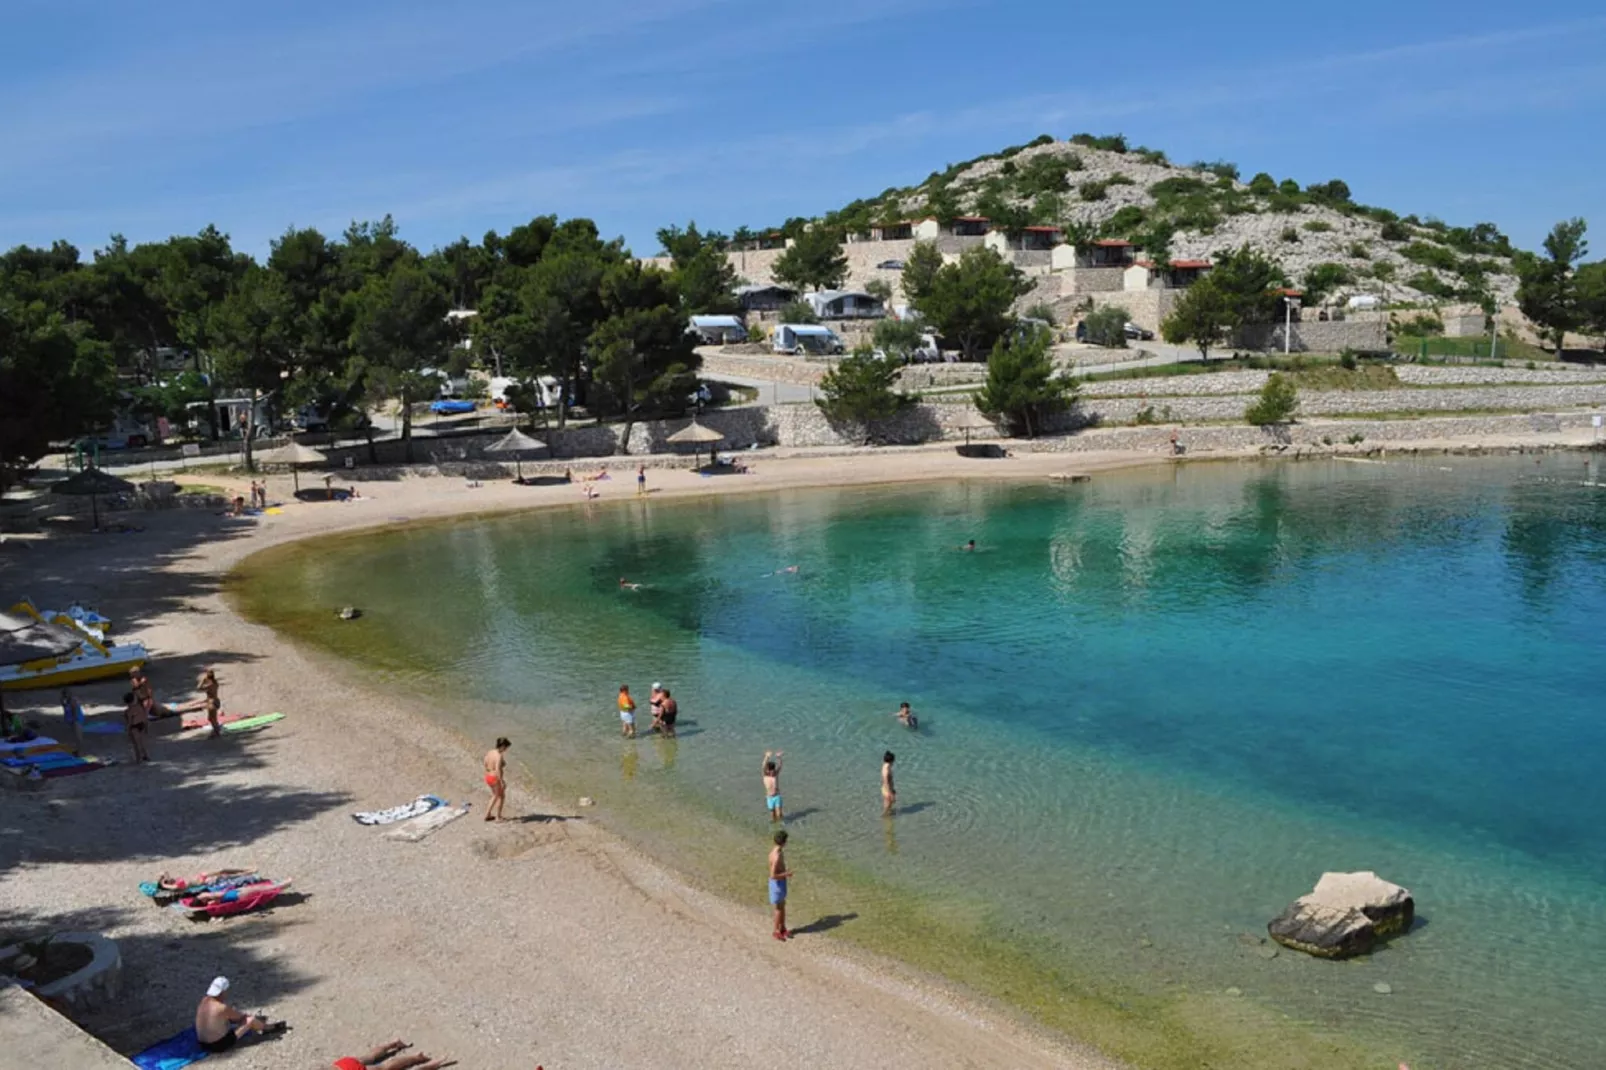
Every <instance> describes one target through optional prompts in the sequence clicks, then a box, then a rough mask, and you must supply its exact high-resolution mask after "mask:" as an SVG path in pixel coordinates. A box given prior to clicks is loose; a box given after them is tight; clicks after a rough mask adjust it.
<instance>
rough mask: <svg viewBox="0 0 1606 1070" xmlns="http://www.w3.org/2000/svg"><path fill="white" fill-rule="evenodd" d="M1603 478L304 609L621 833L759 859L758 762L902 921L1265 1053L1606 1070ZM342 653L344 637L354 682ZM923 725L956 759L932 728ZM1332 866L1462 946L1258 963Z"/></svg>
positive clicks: (393, 551) (1327, 501) (649, 555)
mask: <svg viewBox="0 0 1606 1070" xmlns="http://www.w3.org/2000/svg"><path fill="white" fill-rule="evenodd" d="M1598 469H1599V465H1598V464H1596V465H1595V466H1594V468H1593V469H1591V468H1588V467H1586V461H1585V460H1584V459H1583V458H1581V457H1579V456H1558V457H1554V458H1547V459H1545V460H1544V461H1543V462H1542V463H1538V464H1536V463H1535V461H1534V459H1533V458H1512V459H1500V460H1467V459H1447V460H1442V461H1429V462H1420V463H1403V462H1402V463H1390V464H1388V465H1364V464H1344V463H1337V462H1335V463H1332V464H1300V465H1286V466H1254V465H1248V466H1188V467H1184V468H1180V469H1176V470H1174V471H1172V470H1167V471H1165V472H1164V473H1153V472H1150V473H1135V474H1131V475H1122V476H1112V477H1100V478H1099V479H1097V480H1096V481H1095V482H1093V483H1091V484H1083V485H1076V486H1074V487H1063V486H1055V487H1037V486H1033V487H1011V486H989V485H982V484H975V483H969V484H955V485H945V486H940V487H927V486H922V487H913V488H905V489H887V488H876V489H871V490H862V489H860V490H851V491H841V492H833V491H814V492H799V493H791V494H778V495H773V496H765V497H753V498H743V499H726V500H722V501H716V502H706V503H692V504H687V503H674V504H669V503H665V504H644V503H638V502H630V503H617V504H610V505H609V506H607V507H597V508H592V509H589V510H580V509H576V510H573V511H548V512H539V513H530V514H524V515H513V516H508V517H502V518H496V519H489V520H479V521H472V522H464V523H458V524H452V525H446V526H434V527H423V528H414V529H403V530H398V531H395V532H389V533H385V534H381V535H365V536H363V537H361V538H360V539H347V540H341V541H332V542H327V543H324V544H317V545H316V549H307V548H303V549H300V550H297V551H296V552H294V553H293V554H290V555H285V556H283V557H281V558H280V559H279V560H277V561H276V562H275V568H274V570H273V577H274V578H273V581H272V583H273V590H272V592H271V598H270V600H271V601H273V602H275V603H277V604H279V605H281V606H287V605H295V604H312V605H316V606H317V607H318V609H317V617H318V619H319V620H320V621H326V620H327V618H328V614H327V613H326V612H325V611H324V607H326V606H328V605H340V604H357V605H361V606H363V607H364V609H365V617H364V624H363V628H365V629H368V630H369V631H368V632H367V636H368V640H366V641H372V642H374V643H376V644H377V645H376V650H377V649H378V646H383V649H384V654H383V656H382V657H380V656H378V655H377V654H376V658H378V660H379V661H380V662H381V663H385V664H389V665H390V666H391V667H392V669H391V676H392V677H393V679H394V680H395V681H396V682H397V683H398V684H401V685H403V686H407V687H417V688H421V689H426V690H428V691H430V692H433V693H438V694H439V693H451V694H454V695H457V696H459V697H466V698H469V699H471V700H473V701H472V702H471V703H469V704H468V705H467V706H458V705H454V706H453V708H452V709H451V710H450V711H447V712H446V713H445V715H447V716H452V717H458V718H461V719H462V720H463V722H464V724H465V725H471V726H472V727H473V729H474V730H475V731H481V730H482V729H489V728H491V727H496V728H498V729H499V730H503V731H506V732H507V734H510V735H514V736H515V738H516V739H518V738H521V737H520V735H519V733H520V731H521V730H522V731H523V732H524V733H525V737H524V738H529V739H532V740H539V741H541V743H542V744H543V746H542V747H538V748H531V749H535V750H538V751H540V753H537V754H535V755H533V756H530V755H528V751H527V752H526V754H527V756H529V757H530V761H531V765H532V767H533V768H534V770H535V774H536V777H537V780H538V781H539V780H540V779H541V778H542V775H543V769H542V763H543V761H548V762H551V763H553V764H555V763H556V760H555V759H554V758H553V757H552V749H553V748H556V751H557V752H558V753H561V754H562V756H563V760H564V762H565V763H574V765H575V768H580V769H584V770H585V774H584V775H585V777H588V778H590V779H589V780H588V781H587V783H588V784H589V783H595V784H597V785H598V787H597V788H596V789H595V790H592V791H591V793H592V794H595V795H597V796H598V797H599V799H600V800H601V801H602V802H603V804H604V807H608V806H609V805H617V806H618V807H620V808H622V809H623V808H628V806H629V804H630V803H631V801H632V800H633V799H635V800H637V801H638V802H639V801H643V800H649V799H650V805H651V806H652V807H654V808H659V809H662V808H669V812H670V813H671V814H672V813H673V812H683V813H684V814H686V815H687V828H692V827H698V826H697V822H704V821H717V822H719V823H721V824H722V825H725V826H729V827H732V828H738V829H742V830H746V831H747V832H751V834H752V836H753V838H754V841H755V846H754V850H755V851H761V850H762V842H761V840H760V839H759V838H760V837H762V836H763V835H764V833H765V831H766V828H767V826H766V823H765V822H764V819H763V814H762V809H761V807H762V800H761V797H760V796H761V792H760V789H759V783H758V764H759V758H760V756H761V755H762V752H763V751H764V749H766V748H769V747H780V748H784V749H785V751H786V752H787V765H786V770H785V774H784V776H783V786H784V789H785V794H786V797H787V808H788V811H789V813H790V814H791V815H793V823H792V824H791V826H790V827H791V828H792V831H793V836H794V844H795V845H796V846H797V847H798V848H799V850H798V851H797V852H795V853H797V854H798V856H799V857H800V858H804V859H808V860H809V861H811V862H816V863H817V864H818V865H820V866H822V867H823V866H825V865H826V864H827V863H829V867H830V868H831V870H832V872H834V873H839V874H841V873H847V874H851V875H852V876H854V877H856V878H861V879H863V880H866V881H870V882H873V886H874V889H875V890H874V891H873V892H866V891H862V890H861V891H860V892H858V893H856V894H857V895H858V896H859V898H857V899H855V901H854V903H853V904H852V905H854V906H855V907H862V908H864V909H865V911H866V913H867V915H868V916H874V914H873V910H876V909H878V910H883V911H884V910H896V909H898V906H899V904H900V903H913V902H918V903H919V904H920V905H921V907H922V909H925V910H928V911H946V912H947V915H946V918H945V921H946V922H951V923H952V924H954V925H956V926H960V927H964V928H967V929H968V930H970V931H972V932H975V933H980V934H982V935H983V936H990V935H992V934H996V936H997V938H998V939H999V940H1005V941H1011V940H1012V941H1019V942H1020V943H1022V944H1023V945H1024V946H1027V947H1030V948H1031V949H1032V950H1033V952H1034V953H1035V954H1037V955H1039V956H1040V957H1041V958H1042V959H1043V960H1044V961H1046V962H1047V963H1049V964H1050V965H1053V966H1056V967H1057V965H1058V964H1061V963H1063V964H1065V965H1066V967H1067V968H1068V969H1073V970H1074V971H1075V973H1076V974H1077V975H1078V976H1081V977H1087V976H1097V977H1106V978H1110V979H1112V981H1114V982H1115V983H1116V984H1118V985H1119V986H1120V987H1121V990H1122V991H1128V992H1132V993H1137V994H1140V995H1142V996H1144V997H1150V996H1152V997H1155V998H1159V999H1168V998H1180V997H1181V995H1182V994H1190V995H1195V996H1202V995H1204V994H1209V993H1216V994H1220V993H1223V992H1225V991H1226V990H1227V989H1229V988H1231V989H1232V990H1234V994H1233V995H1231V996H1230V997H1223V998H1222V1000H1218V1001H1215V1002H1212V1003H1211V1004H1210V1006H1211V1008H1212V1010H1211V1013H1213V1014H1215V1015H1217V1016H1221V1015H1223V1014H1224V1015H1226V1016H1227V1017H1228V1018H1232V1017H1233V1016H1234V1011H1233V1010H1232V1008H1233V1007H1234V1006H1239V1005H1241V1006H1242V1007H1243V1008H1244V1012H1243V1015H1242V1017H1243V1018H1244V1028H1245V1029H1246V1030H1251V1031H1253V1030H1255V1029H1259V1028H1261V1026H1260V1025H1257V1024H1255V1023H1257V1022H1262V1021H1264V1020H1281V1017H1282V1016H1284V1015H1286V1016H1288V1017H1289V1018H1290V1019H1291V1020H1293V1021H1295V1022H1298V1023H1301V1028H1305V1027H1313V1029H1314V1031H1315V1032H1316V1033H1319V1034H1320V1035H1321V1036H1322V1038H1323V1039H1322V1040H1320V1041H1317V1040H1312V1041H1311V1044H1312V1047H1313V1049H1314V1048H1315V1047H1320V1046H1322V1045H1323V1044H1325V1043H1326V1042H1327V1041H1328V1040H1330V1039H1331V1038H1332V1037H1334V1036H1336V1037H1339V1038H1355V1039H1359V1040H1360V1041H1362V1042H1363V1043H1364V1044H1365V1045H1366V1046H1367V1047H1369V1048H1371V1049H1373V1050H1375V1051H1378V1052H1382V1053H1388V1054H1390V1055H1391V1056H1392V1055H1394V1054H1398V1055H1400V1056H1402V1057H1403V1056H1411V1057H1415V1058H1418V1059H1420V1060H1423V1061H1421V1062H1418V1063H1415V1064H1413V1065H1416V1066H1417V1067H1418V1070H1421V1067H1423V1066H1458V1067H1459V1066H1465V1067H1485V1066H1487V1067H1551V1066H1555V1067H1592V1066H1601V1065H1606V1028H1603V1027H1602V1026H1601V1025H1600V1022H1601V1020H1602V1014H1603V1012H1606V984H1603V983H1606V823H1603V820H1602V815H1603V813H1606V777H1603V776H1602V775H1601V773H1600V766H1601V763H1602V760H1603V759H1606V687H1603V684H1606V672H1603V668H1606V490H1602V489H1600V488H1598V487H1589V486H1584V485H1581V484H1582V483H1583V482H1585V481H1589V482H1596V481H1599V478H1600V476H1599V471H1598ZM970 538H975V539H976V540H977V542H978V544H979V546H980V547H981V549H980V551H979V552H977V553H975V554H969V553H962V552H960V551H959V550H958V549H957V547H958V545H959V544H960V543H962V542H964V541H965V540H966V539H970ZM791 565H796V566H798V571H797V573H795V574H790V573H783V574H779V575H777V574H775V571H776V570H777V569H781V568H785V567H787V566H791ZM621 576H626V577H629V578H630V579H632V580H635V581H640V582H642V583H644V584H647V585H648V586H647V587H646V588H645V589H643V590H641V591H637V592H629V593H625V592H621V591H620V590H619V589H618V586H617V581H618V578H619V577H621ZM281 623H286V622H285V621H281ZM343 627H344V628H345V630H344V631H342V630H339V629H335V630H333V631H330V630H329V629H328V627H327V626H325V628H324V630H325V632H327V634H328V635H329V636H330V637H331V642H333V643H334V645H336V646H337V648H338V647H339V646H340V644H341V643H348V642H350V636H351V635H353V634H354V633H353V632H352V630H351V629H350V627H349V626H343ZM336 637H339V638H336ZM313 638H317V636H314V637H313ZM346 652H347V653H352V652H353V651H352V650H349V649H348V650H347V651H346ZM398 659H408V660H407V664H408V667H407V668H400V667H398V666H400V665H401V664H402V661H400V660H398ZM654 679H662V680H665V681H666V682H667V683H668V684H669V685H670V686H671V687H672V688H673V690H674V692H675V694H676V697H677V698H678V699H679V700H680V702H681V705H682V711H683V713H682V719H683V722H691V723H690V724H689V725H687V727H686V728H685V730H684V731H683V732H682V737H683V738H682V740H681V742H680V743H679V745H678V746H669V745H666V744H664V743H662V742H658V741H650V740H644V741H640V742H637V743H628V744H627V743H624V742H622V741H620V740H618V739H617V738H616V736H615V735H614V734H615V733H617V719H616V717H615V715H614V713H613V695H614V692H615V690H616V689H617V686H618V684H619V683H621V682H628V683H630V684H631V685H632V690H634V691H635V692H636V693H637V696H638V701H639V702H640V703H641V705H642V707H643V711H644V710H645V705H646V696H645V693H646V691H647V689H648V685H649V684H650V683H651V682H652V680H654ZM900 700H908V701H910V702H911V703H913V705H914V707H915V709H916V710H917V711H918V712H919V713H920V715H921V717H922V721H923V728H922V731H921V732H920V733H918V734H911V733H908V732H907V731H905V730H903V729H901V728H900V727H899V726H898V725H897V724H896V723H895V722H894V721H893V719H892V716H891V714H892V711H893V710H894V709H895V708H896V705H897V703H898V702H899V701H900ZM490 711H494V715H493V713H492V712H490ZM645 721H646V718H645V717H643V724H645ZM889 747H890V748H891V749H893V750H895V751H896V752H897V753H898V755H899V758H898V763H897V768H898V773H899V789H900V793H899V794H900V804H901V807H900V810H901V812H900V813H899V814H898V815H897V816H896V818H894V819H893V820H892V821H891V822H885V821H883V820H881V819H880V818H879V816H878V810H879V800H878V798H877V788H876V778H877V774H878V767H879V758H880V754H881V751H882V750H883V749H885V748H889ZM676 808H683V809H682V810H680V811H677V810H676ZM660 816H663V815H662V814H661V815H660ZM670 823H671V824H672V823H673V822H670ZM660 831H661V830H660ZM744 834H745V832H744ZM681 848H682V849H683V850H684V851H686V852H687V855H688V857H691V856H694V855H695V852H696V845H694V844H684V845H681ZM761 865H762V855H761V854H760V855H759V860H758V863H757V866H761ZM801 868H803V872H804V873H805V877H804V879H803V880H802V881H800V882H799V884H800V885H801V887H800V888H799V889H798V892H799V894H798V895H797V896H796V897H795V899H796V900H798V909H800V910H804V911H814V912H818V913H825V912H829V911H831V910H833V909H846V908H845V907H838V906H837V904H833V903H830V902H824V901H821V902H813V901H810V899H809V891H808V884H807V877H806V874H807V872H808V870H807V868H806V867H801ZM1325 869H1375V870H1377V871H1379V872H1380V873H1382V874H1383V875H1384V876H1386V877H1388V878H1390V879H1393V880H1397V881H1399V882H1400V883H1403V884H1406V885H1407V886H1409V887H1411V888H1412V889H1413V891H1414V892H1415V894H1416V896H1417V902H1418V910H1419V913H1420V914H1421V916H1422V917H1423V918H1424V919H1425V923H1424V924H1423V925H1422V926H1420V927H1419V928H1418V929H1417V931H1415V932H1413V933H1412V934H1410V935H1409V936H1407V937H1406V938H1404V939H1401V940H1397V941H1395V942H1394V943H1392V944H1391V945H1389V946H1388V947H1387V948H1386V949H1385V950H1383V951H1381V952H1379V953H1378V954H1376V955H1374V956H1372V957H1371V958H1369V959H1367V960H1363V961H1359V962H1354V963H1345V964H1332V963H1320V962H1315V961H1313V960H1308V959H1305V958H1304V957H1302V956H1294V955H1291V954H1289V953H1286V952H1285V953H1283V954H1281V955H1279V956H1278V957H1277V958H1274V959H1267V958H1264V957H1262V954H1263V951H1262V949H1261V948H1260V947H1258V946H1255V945H1253V944H1252V943H1250V942H1248V941H1246V939H1244V938H1243V937H1241V936H1240V934H1251V935H1263V934H1264V931H1265V930H1264V926H1265V922H1266V921H1267V920H1268V919H1269V918H1270V917H1271V916H1273V915H1274V914H1275V913H1276V912H1277V911H1278V910H1279V909H1280V908H1281V907H1282V906H1284V905H1285V904H1286V903H1287V902H1288V901H1289V900H1291V899H1292V898H1294V897H1295V896H1297V895H1299V894H1301V893H1302V892H1304V891H1306V890H1308V889H1309V887H1310V886H1311V884H1312V883H1313V882H1314V881H1315V879H1316V877H1317V876H1319V875H1320V873H1321V872H1322V871H1323V870H1325ZM755 870H757V867H756V866H755ZM756 886H757V887H759V891H757V892H755V893H754V895H755V900H756V899H757V897H758V896H759V895H760V894H761V890H762V889H761V886H758V885H756ZM797 920H804V921H806V920H807V917H803V918H800V919H797ZM1377 982H1386V983H1387V984H1388V985H1390V986H1391V987H1392V990H1393V991H1392V994H1389V995H1380V994H1378V993H1377V992H1375V991H1374V989H1373V985H1374V984H1375V983H1377ZM1237 993H1242V994H1241V995H1237ZM1299 1036H1300V1034H1299V1033H1298V1032H1297V1031H1296V1032H1292V1033H1285V1032H1279V1033H1278V1034H1277V1035H1276V1037H1275V1038H1272V1037H1271V1035H1270V1034H1266V1040H1267V1043H1273V1042H1274V1043H1278V1044H1292V1045H1297V1044H1298V1043H1299V1042H1300V1041H1299V1040H1298V1037H1299ZM1290 1038H1293V1039H1290ZM1134 1052H1135V1053H1136V1054H1138V1055H1140V1056H1141V1054H1142V1052H1141V1045H1138V1046H1137V1048H1136V1049H1134V1050H1133V1051H1129V1052H1128V1054H1133V1053H1134ZM1303 1054H1304V1053H1303V1052H1300V1053H1298V1055H1299V1057H1302V1056H1303ZM1271 1065H1279V1063H1278V1061H1277V1060H1276V1059H1273V1060H1272V1062H1271ZM1281 1065H1304V1064H1303V1063H1300V1062H1298V1061H1297V1059H1296V1053H1295V1051H1294V1050H1293V1049H1292V1048H1291V1049H1290V1051H1289V1056H1288V1059H1287V1061H1286V1062H1283V1063H1281ZM1390 1065H1392V1064H1390Z"/></svg>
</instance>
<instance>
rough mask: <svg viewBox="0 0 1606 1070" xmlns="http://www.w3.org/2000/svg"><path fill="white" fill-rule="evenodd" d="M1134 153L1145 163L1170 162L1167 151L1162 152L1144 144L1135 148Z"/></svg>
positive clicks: (1160, 163) (1161, 163) (1162, 163)
mask: <svg viewBox="0 0 1606 1070" xmlns="http://www.w3.org/2000/svg"><path fill="white" fill-rule="evenodd" d="M1132 153H1133V155H1135V156H1136V157H1137V158H1138V159H1140V160H1142V161H1143V162H1144V163H1149V164H1156V165H1161V166H1163V165H1165V164H1167V163H1169V162H1170V161H1169V160H1168V159H1166V155H1165V153H1163V152H1161V151H1160V150H1159V149H1151V148H1147V147H1145V146H1143V145H1139V146H1138V147H1137V148H1135V149H1133V150H1132Z"/></svg>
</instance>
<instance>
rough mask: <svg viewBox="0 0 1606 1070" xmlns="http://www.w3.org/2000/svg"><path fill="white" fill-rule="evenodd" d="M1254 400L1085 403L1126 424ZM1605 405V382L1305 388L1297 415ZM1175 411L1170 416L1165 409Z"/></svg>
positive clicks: (1103, 417) (1100, 416) (1206, 416)
mask: <svg viewBox="0 0 1606 1070" xmlns="http://www.w3.org/2000/svg"><path fill="white" fill-rule="evenodd" d="M1249 401H1250V398H1249V397H1248V396H1246V395H1244V394H1227V395H1222V396H1219V397H1178V396H1165V395H1159V394H1156V395H1154V396H1152V397H1147V398H1145V397H1126V398H1101V397H1097V396H1089V397H1086V398H1084V399H1083V401H1082V403H1081V405H1082V408H1083V409H1084V411H1085V412H1086V413H1087V415H1088V416H1089V417H1092V418H1095V419H1096V420H1098V421H1099V422H1102V423H1125V422H1128V421H1131V420H1133V419H1135V418H1136V417H1137V414H1138V412H1139V411H1140V410H1141V409H1144V408H1153V409H1154V410H1155V411H1156V413H1157V415H1159V416H1161V417H1163V418H1164V419H1167V420H1170V421H1182V422H1190V421H1205V420H1240V419H1242V418H1243V414H1244V408H1245V407H1246V406H1247V405H1248V404H1249ZM1584 405H1606V385H1596V386H1584V387H1545V386H1538V387H1520V386H1519V387H1504V388H1502V387H1486V388H1480V387H1468V388H1466V389H1456V388H1453V387H1451V388H1447V389H1444V390H1355V391H1341V390H1333V391H1324V392H1321V393H1315V392H1306V393H1301V394H1300V396H1299V410H1298V415H1299V416H1301V417H1304V416H1337V415H1348V414H1351V413H1389V412H1464V411H1467V410H1471V409H1551V410H1555V409H1569V408H1575V407H1578V406H1584ZM1166 409H1169V410H1170V415H1169V416H1167V415H1165V410H1166Z"/></svg>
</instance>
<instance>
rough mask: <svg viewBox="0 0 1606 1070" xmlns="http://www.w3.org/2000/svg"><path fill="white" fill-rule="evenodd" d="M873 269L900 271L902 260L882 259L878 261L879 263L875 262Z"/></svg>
mask: <svg viewBox="0 0 1606 1070" xmlns="http://www.w3.org/2000/svg"><path fill="white" fill-rule="evenodd" d="M875 269H876V270H877V271H902V270H903V261H902V260H883V261H881V263H879V264H877V265H876V266H875Z"/></svg>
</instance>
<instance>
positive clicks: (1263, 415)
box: [1244, 372, 1299, 427]
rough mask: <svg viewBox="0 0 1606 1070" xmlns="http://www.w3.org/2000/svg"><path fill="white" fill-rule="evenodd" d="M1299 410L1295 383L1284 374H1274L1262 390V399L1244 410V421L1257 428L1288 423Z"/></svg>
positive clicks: (1258, 399)
mask: <svg viewBox="0 0 1606 1070" xmlns="http://www.w3.org/2000/svg"><path fill="white" fill-rule="evenodd" d="M1297 408H1299V391H1298V389H1296V388H1295V386H1294V381H1293V380H1292V379H1290V378H1289V377H1288V376H1287V375H1284V374H1283V373H1282V372H1272V373H1271V377H1270V378H1268V379H1267V380H1266V385H1265V386H1263V387H1261V388H1260V397H1259V398H1257V399H1256V400H1255V402H1254V403H1253V404H1251V405H1250V406H1249V407H1248V408H1247V409H1245V410H1244V419H1245V420H1247V421H1249V422H1250V423H1252V424H1254V425H1255V426H1256V427H1266V426H1268V425H1271V424H1281V423H1287V422H1288V421H1289V419H1290V418H1291V417H1292V416H1293V415H1294V410H1295V409H1297Z"/></svg>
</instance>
